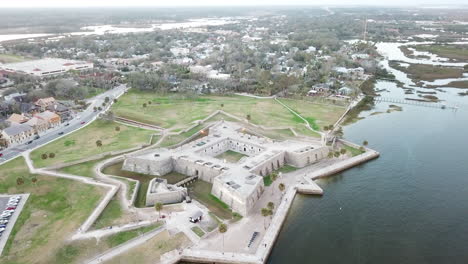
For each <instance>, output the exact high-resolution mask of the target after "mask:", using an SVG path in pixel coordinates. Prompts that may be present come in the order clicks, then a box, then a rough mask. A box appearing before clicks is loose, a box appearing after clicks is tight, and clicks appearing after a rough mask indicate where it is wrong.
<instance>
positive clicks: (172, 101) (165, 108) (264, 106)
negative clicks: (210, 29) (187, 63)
mask: <svg viewBox="0 0 468 264" xmlns="http://www.w3.org/2000/svg"><path fill="white" fill-rule="evenodd" d="M149 102H151V104H149ZM143 104H146V107H143ZM287 104H288V105H289V104H291V107H293V108H294V109H296V110H297V111H299V112H300V113H301V114H303V115H305V117H306V118H308V120H310V121H313V122H312V123H316V124H317V125H318V126H319V127H322V126H323V125H329V124H332V123H334V122H335V121H336V120H337V119H338V118H339V116H340V115H341V114H342V113H343V112H344V110H345V108H344V107H339V106H336V105H326V104H314V103H307V102H304V101H296V100H292V99H291V100H288V101H287ZM295 105H297V106H295ZM299 106H300V107H299ZM216 110H223V111H225V112H228V113H230V114H232V115H235V116H237V117H239V118H242V119H245V118H246V117H247V115H249V116H250V122H251V123H253V124H258V125H263V126H267V127H293V128H294V129H296V130H297V132H298V133H299V134H304V135H308V136H317V135H316V134H314V133H311V132H310V131H308V130H307V128H306V127H305V126H304V122H303V121H302V120H301V119H299V120H298V119H297V117H296V116H295V115H293V114H292V113H291V112H289V111H288V110H287V109H286V108H284V107H283V106H282V105H280V104H279V103H277V102H276V101H275V100H273V99H256V98H250V97H244V96H188V95H181V94H171V95H161V94H156V93H149V92H141V91H137V90H130V91H129V92H128V93H127V94H125V95H124V96H122V97H121V98H120V99H119V101H118V102H117V103H116V104H114V105H113V106H112V111H113V112H114V113H115V114H116V115H118V116H122V117H125V118H128V119H133V120H136V121H140V122H144V123H150V124H155V125H158V126H161V127H164V128H169V129H174V130H178V129H181V128H186V127H188V126H189V124H191V123H192V122H194V121H196V120H201V119H203V118H205V117H207V116H208V115H209V114H211V113H213V112H214V111H216Z"/></svg>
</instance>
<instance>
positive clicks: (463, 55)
mask: <svg viewBox="0 0 468 264" xmlns="http://www.w3.org/2000/svg"><path fill="white" fill-rule="evenodd" d="M412 48H414V49H416V50H417V51H427V52H430V53H433V54H436V55H437V56H439V57H443V58H449V59H451V60H454V61H461V62H463V61H465V62H466V61H468V45H415V46H412Z"/></svg>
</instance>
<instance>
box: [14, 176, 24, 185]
mask: <svg viewBox="0 0 468 264" xmlns="http://www.w3.org/2000/svg"><path fill="white" fill-rule="evenodd" d="M23 183H24V180H23V178H21V177H19V178H17V179H16V184H17V185H21V184H23Z"/></svg>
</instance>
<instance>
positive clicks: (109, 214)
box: [93, 197, 123, 229]
mask: <svg viewBox="0 0 468 264" xmlns="http://www.w3.org/2000/svg"><path fill="white" fill-rule="evenodd" d="M122 213H123V212H122V207H121V206H120V202H119V199H118V198H117V197H114V198H112V200H111V201H110V202H109V204H107V206H106V208H105V209H104V211H102V214H101V215H100V216H99V217H98V219H97V220H96V222H94V224H93V228H95V229H100V228H104V227H108V226H111V225H112V223H113V222H114V221H115V219H118V218H120V217H121V216H122Z"/></svg>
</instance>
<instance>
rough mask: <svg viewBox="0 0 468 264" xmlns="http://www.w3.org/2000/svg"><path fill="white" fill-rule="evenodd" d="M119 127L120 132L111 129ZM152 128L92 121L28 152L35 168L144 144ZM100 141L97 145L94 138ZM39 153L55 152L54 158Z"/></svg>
mask: <svg viewBox="0 0 468 264" xmlns="http://www.w3.org/2000/svg"><path fill="white" fill-rule="evenodd" d="M116 126H119V127H120V131H115V127H116ZM152 133H154V132H153V131H149V130H144V129H140V128H135V127H129V126H124V125H120V124H116V123H113V122H109V121H103V120H96V121H94V122H93V123H92V124H90V125H88V126H87V127H85V128H82V129H80V130H78V131H76V132H74V133H72V134H70V135H67V136H65V137H63V138H60V139H58V140H56V141H54V142H51V143H49V144H47V145H45V146H43V147H41V148H39V149H36V150H34V151H33V152H32V153H31V158H32V160H33V161H34V165H35V166H36V167H46V166H50V165H54V164H59V163H66V162H71V161H76V160H80V159H83V158H87V157H89V156H93V155H96V154H100V153H104V152H109V151H116V150H124V149H128V148H131V147H136V146H138V145H141V144H145V143H148V140H149V136H150V135H151V134H152ZM97 140H101V142H102V146H101V147H98V146H97V145H96V141H97ZM43 153H55V158H48V159H45V160H43V159H41V155H42V154H43Z"/></svg>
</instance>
